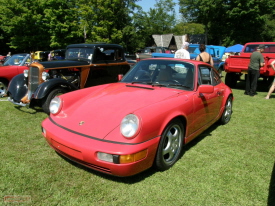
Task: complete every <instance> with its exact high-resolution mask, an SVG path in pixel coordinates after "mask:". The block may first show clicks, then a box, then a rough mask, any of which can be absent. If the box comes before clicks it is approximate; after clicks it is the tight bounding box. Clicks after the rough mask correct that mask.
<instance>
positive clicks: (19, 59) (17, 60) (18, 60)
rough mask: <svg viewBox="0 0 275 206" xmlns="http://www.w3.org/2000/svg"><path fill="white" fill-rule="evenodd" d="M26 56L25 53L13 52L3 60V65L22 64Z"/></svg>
mask: <svg viewBox="0 0 275 206" xmlns="http://www.w3.org/2000/svg"><path fill="white" fill-rule="evenodd" d="M26 56H27V54H14V55H12V56H11V57H10V58H9V59H8V60H7V61H5V63H4V64H3V66H10V65H12V66H13V65H17V66H19V65H22V64H23V63H24V61H25V58H26Z"/></svg>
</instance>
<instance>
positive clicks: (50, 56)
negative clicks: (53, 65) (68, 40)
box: [48, 51, 53, 61]
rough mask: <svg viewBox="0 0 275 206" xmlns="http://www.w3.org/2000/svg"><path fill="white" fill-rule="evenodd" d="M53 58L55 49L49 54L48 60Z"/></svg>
mask: <svg viewBox="0 0 275 206" xmlns="http://www.w3.org/2000/svg"><path fill="white" fill-rule="evenodd" d="M52 60H53V51H50V53H49V54H48V61H52Z"/></svg>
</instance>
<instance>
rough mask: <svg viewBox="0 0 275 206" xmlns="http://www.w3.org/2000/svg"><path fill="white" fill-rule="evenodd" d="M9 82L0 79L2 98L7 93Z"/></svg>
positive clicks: (0, 94) (0, 95)
mask: <svg viewBox="0 0 275 206" xmlns="http://www.w3.org/2000/svg"><path fill="white" fill-rule="evenodd" d="M7 88H8V81H7V80H5V79H0V97H3V96H4V95H5V94H6V93H7Z"/></svg>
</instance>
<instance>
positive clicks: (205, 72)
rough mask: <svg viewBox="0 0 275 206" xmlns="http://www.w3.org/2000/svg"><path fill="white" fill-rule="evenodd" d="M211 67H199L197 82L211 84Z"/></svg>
mask: <svg viewBox="0 0 275 206" xmlns="http://www.w3.org/2000/svg"><path fill="white" fill-rule="evenodd" d="M211 70H212V69H211V67H206V66H200V68H199V84H212V82H211Z"/></svg>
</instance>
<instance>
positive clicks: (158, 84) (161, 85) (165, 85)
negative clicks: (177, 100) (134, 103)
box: [152, 82, 167, 87]
mask: <svg viewBox="0 0 275 206" xmlns="http://www.w3.org/2000/svg"><path fill="white" fill-rule="evenodd" d="M152 86H159V87H167V84H160V83H158V82H155V83H152Z"/></svg>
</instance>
